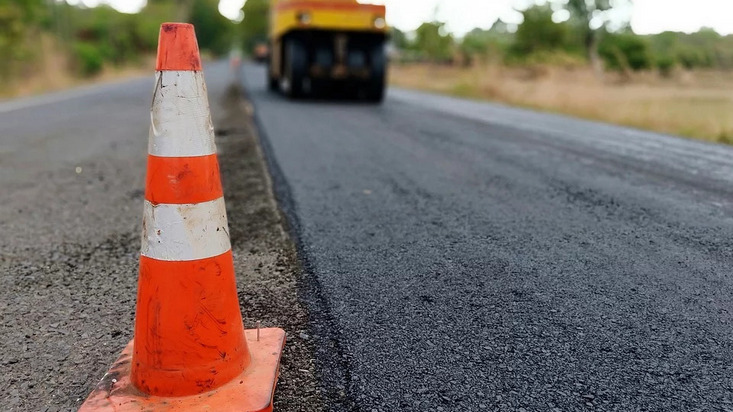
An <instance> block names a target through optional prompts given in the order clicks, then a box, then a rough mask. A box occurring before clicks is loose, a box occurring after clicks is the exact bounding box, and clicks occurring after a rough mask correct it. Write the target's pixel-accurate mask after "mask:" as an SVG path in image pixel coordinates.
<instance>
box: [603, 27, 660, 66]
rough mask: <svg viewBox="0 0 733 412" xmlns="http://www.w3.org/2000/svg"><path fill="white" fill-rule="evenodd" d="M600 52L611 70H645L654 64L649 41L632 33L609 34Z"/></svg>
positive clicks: (605, 37) (604, 39)
mask: <svg viewBox="0 0 733 412" xmlns="http://www.w3.org/2000/svg"><path fill="white" fill-rule="evenodd" d="M598 53H599V54H600V55H601V57H602V58H603V60H604V61H605V63H606V67H607V68H609V69H611V70H624V71H626V70H634V71H638V70H643V69H649V68H651V66H652V57H651V53H650V51H649V44H648V43H647V41H646V40H645V39H644V38H642V37H639V36H637V35H635V34H632V33H620V34H610V33H609V34H607V35H606V36H604V38H603V40H602V41H601V44H600V46H599V48H598Z"/></svg>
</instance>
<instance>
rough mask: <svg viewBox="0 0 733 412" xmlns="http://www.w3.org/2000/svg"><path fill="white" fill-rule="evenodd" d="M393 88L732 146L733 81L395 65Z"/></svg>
mask: <svg viewBox="0 0 733 412" xmlns="http://www.w3.org/2000/svg"><path fill="white" fill-rule="evenodd" d="M390 83H391V84H394V85H396V86H401V87H406V88H413V89H421V90H428V91H432V92H438V93H444V94H450V95H455V96H460V97H466V98H472V99H482V100H491V101H497V102H502V103H507V104H511V105H516V106H523V107H528V108H533V109H538V110H544V111H551V112H558V113H564V114H568V115H572V116H578V117H583V118H586V119H592V120H599V121H604V122H609V123H616V124H622V125H626V126H632V127H637V128H641V129H647V130H653V131H657V132H662V133H670V134H676V135H681V136H686V137H691V138H697V139H703V140H708V141H713V142H720V143H727V144H733V73H725V72H682V71H680V72H678V73H675V74H674V75H673V76H672V77H670V78H662V77H660V76H658V75H656V74H652V73H642V74H636V75H633V77H632V78H630V79H629V78H621V77H620V76H618V75H613V74H606V75H605V76H604V78H603V79H599V78H598V77H597V76H595V75H594V73H593V72H592V71H591V70H590V69H589V68H585V67H580V68H577V67H576V68H555V67H531V68H514V67H506V66H502V65H483V66H474V67H460V66H436V65H427V64H409V65H404V64H394V65H392V66H391V67H390Z"/></svg>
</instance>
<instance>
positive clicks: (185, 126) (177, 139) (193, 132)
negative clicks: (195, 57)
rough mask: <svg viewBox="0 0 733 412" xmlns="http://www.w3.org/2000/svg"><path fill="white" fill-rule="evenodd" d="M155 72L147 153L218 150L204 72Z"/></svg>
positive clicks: (192, 153)
mask: <svg viewBox="0 0 733 412" xmlns="http://www.w3.org/2000/svg"><path fill="white" fill-rule="evenodd" d="M155 76H156V84H155V92H154V93H153V108H152V110H151V111H150V120H151V126H150V139H149V141H148V153H150V154H151V155H155V156H161V157H191V156H205V155H210V154H213V153H216V146H215V144H214V126H213V125H212V124H211V116H210V114H209V99H208V97H207V96H206V95H207V92H206V83H205V82H204V74H203V72H197V71H162V72H157V73H156V75H155Z"/></svg>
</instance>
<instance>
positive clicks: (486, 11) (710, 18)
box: [67, 0, 733, 36]
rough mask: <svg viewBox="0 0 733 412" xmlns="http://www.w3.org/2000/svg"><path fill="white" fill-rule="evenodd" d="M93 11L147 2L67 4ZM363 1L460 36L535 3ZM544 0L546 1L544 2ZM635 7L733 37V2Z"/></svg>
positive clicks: (647, 27) (236, 2)
mask: <svg viewBox="0 0 733 412" xmlns="http://www.w3.org/2000/svg"><path fill="white" fill-rule="evenodd" d="M67 1H68V2H69V3H72V4H74V3H83V4H85V5H87V6H89V7H93V6H96V5H98V4H99V3H108V4H110V5H111V6H113V7H114V8H116V9H118V10H120V11H122V12H126V13H134V12H137V11H139V10H140V9H141V8H142V7H143V6H144V4H145V2H146V0H67ZM244 1H245V0H221V1H220V3H219V11H220V12H221V13H222V14H223V15H225V16H227V17H229V18H231V19H237V17H238V16H239V13H240V10H241V8H242V5H243V4H244ZM359 1H360V2H362V3H377V4H386V5H387V21H388V22H389V24H391V25H393V26H395V27H397V28H399V29H401V30H405V31H409V30H414V29H415V28H417V27H418V26H419V25H420V23H422V22H424V21H429V20H433V19H434V18H437V19H438V20H440V21H445V22H446V26H447V29H448V30H449V31H451V32H453V33H455V34H456V35H458V36H461V35H463V34H465V33H466V32H468V31H470V30H471V29H473V28H475V27H481V28H489V27H491V25H492V24H493V23H494V21H496V19H498V18H501V19H502V20H504V21H506V22H509V23H520V22H521V15H520V14H519V13H518V12H517V11H516V10H515V8H516V7H520V8H521V7H522V6H526V5H527V4H528V3H529V2H531V0H359ZM540 1H541V0H540ZM633 2H634V7H633V8H632V9H631V10H628V11H620V13H630V15H631V27H632V29H633V30H634V32H636V33H638V34H651V33H659V32H662V31H666V30H673V31H684V32H694V31H697V30H699V29H700V28H701V27H712V28H713V29H715V30H717V31H718V32H719V33H721V34H732V33H733V17H732V16H733V0H633Z"/></svg>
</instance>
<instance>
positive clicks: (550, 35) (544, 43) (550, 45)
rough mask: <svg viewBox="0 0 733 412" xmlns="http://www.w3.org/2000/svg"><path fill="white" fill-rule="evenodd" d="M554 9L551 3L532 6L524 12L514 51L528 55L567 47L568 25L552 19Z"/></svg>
mask: <svg viewBox="0 0 733 412" xmlns="http://www.w3.org/2000/svg"><path fill="white" fill-rule="evenodd" d="M553 13H554V12H553V10H552V9H551V8H550V6H549V5H547V4H545V5H542V6H532V7H530V8H528V9H527V10H525V11H524V12H522V16H524V21H523V22H522V24H521V25H519V28H518V29H517V32H516V33H515V37H514V45H513V46H512V51H513V52H514V53H516V54H518V55H521V56H527V55H530V54H533V53H537V52H540V51H557V50H561V49H562V48H563V47H565V45H566V42H567V38H568V27H567V24H564V23H555V22H554V21H553V20H552V15H553Z"/></svg>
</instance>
